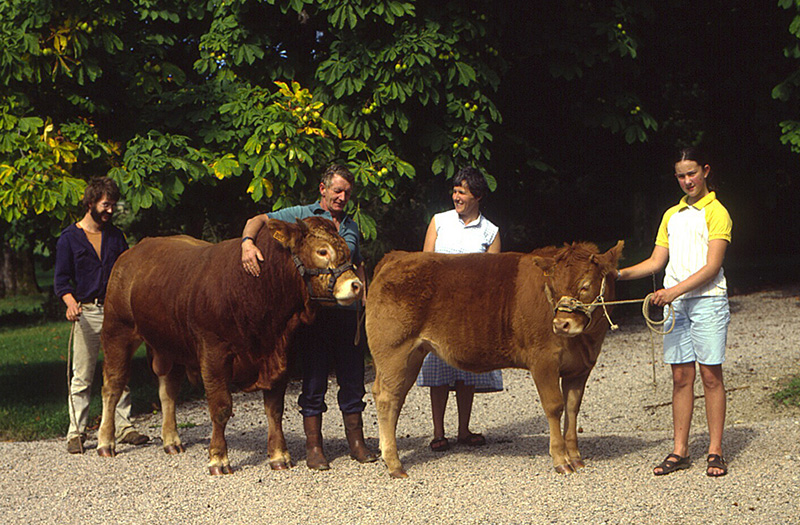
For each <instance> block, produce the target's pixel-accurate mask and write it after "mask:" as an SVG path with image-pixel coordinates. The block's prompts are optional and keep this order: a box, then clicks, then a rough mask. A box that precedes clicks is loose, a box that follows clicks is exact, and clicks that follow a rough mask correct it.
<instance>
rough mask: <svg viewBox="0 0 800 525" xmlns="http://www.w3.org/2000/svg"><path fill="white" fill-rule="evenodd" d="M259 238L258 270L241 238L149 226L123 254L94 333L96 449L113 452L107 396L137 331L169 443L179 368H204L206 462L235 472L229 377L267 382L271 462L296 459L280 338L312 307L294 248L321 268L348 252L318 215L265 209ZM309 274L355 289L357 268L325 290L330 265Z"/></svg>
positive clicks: (123, 375) (251, 383) (194, 371)
mask: <svg viewBox="0 0 800 525" xmlns="http://www.w3.org/2000/svg"><path fill="white" fill-rule="evenodd" d="M255 242H256V245H257V246H258V247H259V249H260V250H261V252H262V254H263V255H264V258H265V261H264V262H263V269H262V272H261V275H260V277H252V276H251V275H249V274H247V273H246V272H245V271H244V270H243V268H242V264H241V248H240V241H239V239H232V240H229V241H225V242H222V243H219V244H210V243H207V242H203V241H199V240H197V239H193V238H191V237H187V236H175V237H162V238H149V239H144V240H143V241H142V242H140V243H139V244H138V245H136V246H134V247H133V248H131V249H130V250H128V251H127V252H125V253H124V254H123V255H122V256H121V257H120V258H119V260H118V261H117V263H116V265H115V266H114V269H113V271H112V273H111V277H110V280H109V283H108V291H107V293H106V303H105V319H104V322H103V330H102V334H101V337H102V342H103V349H104V354H105V359H104V366H103V378H104V385H103V420H102V423H101V427H100V431H99V434H98V452H99V453H100V454H101V455H113V454H114V448H115V443H114V408H113V407H115V406H116V404H117V401H118V399H119V395H120V394H121V392H122V389H123V387H124V386H125V385H126V384H127V382H128V377H129V373H130V362H131V358H132V356H133V353H134V352H135V351H136V349H137V348H138V347H139V345H140V344H141V343H142V342H144V343H145V344H146V345H147V349H148V354H149V355H150V356H151V358H152V366H153V371H154V372H155V373H156V375H157V376H158V379H159V397H160V398H161V407H162V411H163V423H162V434H161V435H162V439H163V443H164V450H166V451H167V452H168V453H177V452H181V451H182V450H183V447H182V445H181V441H180V438H179V436H178V431H177V425H176V421H175V398H176V396H177V393H178V390H179V387H180V383H181V380H182V377H183V374H184V371H186V372H187V373H188V374H189V376H190V377H193V376H194V377H197V376H199V377H200V378H202V381H203V385H204V387H205V391H206V397H207V399H208V406H209V413H210V415H211V421H212V426H213V430H212V436H211V443H210V445H209V459H210V461H209V470H210V471H211V472H212V473H214V474H218V473H228V472H230V466H229V461H228V455H227V444H226V442H225V435H224V433H225V425H226V424H227V421H228V419H229V418H230V416H231V414H232V404H231V393H230V386H231V385H233V386H235V387H238V388H240V389H242V390H246V391H252V390H257V389H261V390H263V391H264V407H265V411H266V413H267V417H268V424H269V429H268V438H267V453H268V455H269V460H270V465H271V466H272V467H273V468H286V467H288V466H290V465H291V458H290V456H289V452H288V450H287V448H286V442H285V440H284V436H283V430H282V427H281V418H282V415H283V395H284V392H285V389H286V370H287V347H288V346H289V343H290V339H291V336H292V334H293V332H294V331H295V329H296V328H297V327H298V325H299V324H300V323H310V322H311V321H312V319H313V317H314V311H315V303H314V302H312V299H311V297H310V295H309V291H308V289H307V286H306V282H305V280H304V279H303V277H301V275H300V272H299V271H298V269H297V267H296V265H295V262H294V261H293V259H292V254H295V255H297V256H298V257H299V259H300V261H302V263H303V265H304V266H305V267H306V268H308V269H316V268H323V269H324V268H336V267H339V266H341V265H343V264H345V263H347V262H348V261H349V258H350V252H349V250H348V248H347V245H346V244H345V242H344V239H342V238H341V237H340V236H339V235H338V234H337V231H336V227H335V226H334V224H333V223H332V222H331V221H329V220H326V219H322V218H318V217H312V218H309V219H305V221H298V222H297V224H290V223H286V222H282V221H276V220H271V221H269V223H268V227H267V228H264V229H263V230H262V231H261V232H260V234H259V235H258V238H257V239H256V241H255ZM306 279H309V277H308V276H307V277H306ZM310 282H311V285H312V287H313V291H314V295H315V296H322V297H330V298H336V300H337V301H338V302H340V303H341V304H350V303H352V302H353V301H355V300H356V299H357V298H359V297H360V296H361V293H362V283H361V281H359V279H358V277H357V276H356V275H355V272H354V271H353V270H352V268H351V269H349V270H347V271H346V272H345V273H344V274H343V275H342V276H341V277H340V278H339V279H337V281H336V286H335V288H334V290H333V293H332V294H331V292H330V291H329V290H328V282H329V277H328V276H327V275H321V276H318V277H311V278H310Z"/></svg>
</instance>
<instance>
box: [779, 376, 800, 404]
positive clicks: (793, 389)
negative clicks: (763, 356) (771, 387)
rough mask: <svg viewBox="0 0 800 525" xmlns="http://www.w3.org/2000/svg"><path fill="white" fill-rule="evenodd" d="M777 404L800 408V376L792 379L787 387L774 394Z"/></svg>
mask: <svg viewBox="0 0 800 525" xmlns="http://www.w3.org/2000/svg"><path fill="white" fill-rule="evenodd" d="M772 399H773V400H774V401H775V403H776V404H779V405H784V406H796V407H800V376H797V377H795V378H794V379H791V380H790V381H789V382H788V383H787V384H786V386H785V387H784V388H783V389H782V390H779V391H778V392H775V393H774V394H772Z"/></svg>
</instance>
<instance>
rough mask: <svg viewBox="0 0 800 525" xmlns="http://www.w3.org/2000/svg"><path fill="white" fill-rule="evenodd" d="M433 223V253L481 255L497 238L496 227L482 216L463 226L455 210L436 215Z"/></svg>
mask: <svg viewBox="0 0 800 525" xmlns="http://www.w3.org/2000/svg"><path fill="white" fill-rule="evenodd" d="M434 223H435V224H436V244H435V245H434V248H433V251H435V252H436V253H483V252H485V251H486V250H488V249H489V246H491V244H492V242H494V238H495V237H497V231H498V228H497V226H495V225H494V224H492V222H491V221H489V219H487V218H486V217H484V216H483V215H478V218H477V219H475V220H474V221H472V222H471V223H469V224H464V221H462V220H461V218H460V217H459V216H458V212H456V210H449V211H445V212H442V213H437V214H436V215H435V216H434Z"/></svg>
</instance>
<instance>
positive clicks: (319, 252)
mask: <svg viewBox="0 0 800 525" xmlns="http://www.w3.org/2000/svg"><path fill="white" fill-rule="evenodd" d="M317 255H319V256H320V257H327V256H328V250H327V249H325V248H320V249H319V250H317Z"/></svg>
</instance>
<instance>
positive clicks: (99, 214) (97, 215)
mask: <svg viewBox="0 0 800 525" xmlns="http://www.w3.org/2000/svg"><path fill="white" fill-rule="evenodd" d="M90 213H91V215H92V219H94V222H96V223H97V224H99V225H100V226H102V225H104V224H105V223H107V222H111V216H112V214H111V213H108V212H107V211H99V210H98V209H97V208H92V210H91V212H90ZM105 216H108V220H104V219H103V217H105Z"/></svg>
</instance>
